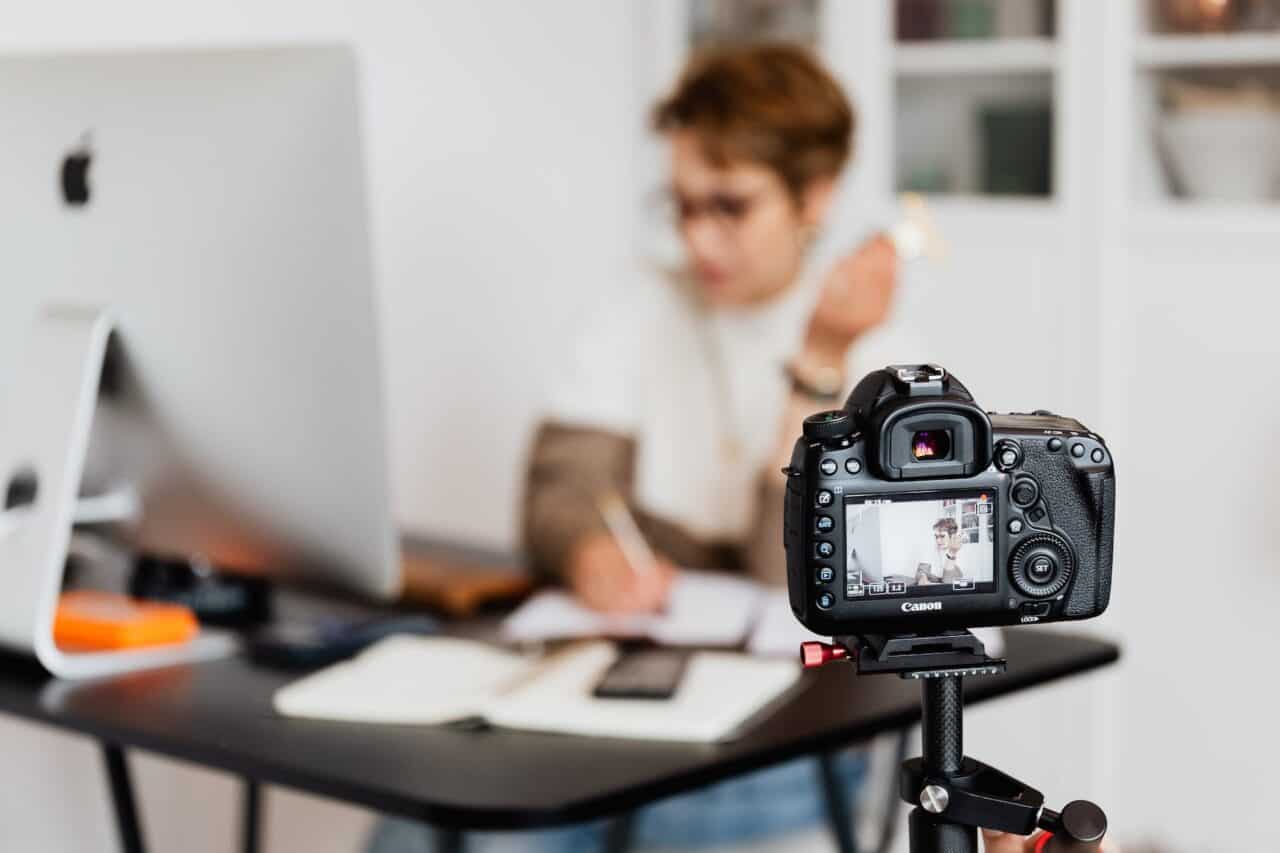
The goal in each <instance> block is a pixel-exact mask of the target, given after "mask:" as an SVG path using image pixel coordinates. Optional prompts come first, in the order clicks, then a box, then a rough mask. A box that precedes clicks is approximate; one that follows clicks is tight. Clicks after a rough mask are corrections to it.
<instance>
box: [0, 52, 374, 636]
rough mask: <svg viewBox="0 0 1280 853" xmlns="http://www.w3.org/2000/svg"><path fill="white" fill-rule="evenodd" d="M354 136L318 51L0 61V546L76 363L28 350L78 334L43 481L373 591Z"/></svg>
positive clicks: (133, 529)
mask: <svg viewBox="0 0 1280 853" xmlns="http://www.w3.org/2000/svg"><path fill="white" fill-rule="evenodd" d="M359 128H360V110H359V97H358V91H357V78H356V67H355V62H354V58H353V56H352V54H351V52H350V50H348V49H346V48H344V47H341V46H298V47H280V48H263V49H243V50H239V49H237V50H200V51H192V50H182V51H176V50H175V51H146V52H136V51H131V52H119V53H101V54H81V55H56V56H47V55H46V56H34V55H30V56H9V57H0V138H3V139H4V145H3V147H2V150H0V234H2V235H3V247H4V248H3V251H0V384H6V385H7V387H10V388H14V387H17V388H20V389H25V392H24V393H17V394H16V395H11V396H9V397H8V398H7V399H8V400H9V401H10V402H9V404H8V405H7V407H6V408H5V409H3V410H0V493H3V494H4V495H5V500H6V512H5V515H7V516H8V518H7V520H6V521H5V524H4V525H3V526H0V532H4V530H7V531H8V532H7V533H6V534H5V535H7V536H9V537H11V538H12V537H16V536H17V533H15V532H14V531H15V529H17V528H19V527H20V525H19V524H18V522H17V521H16V520H15V519H16V517H17V510H19V509H21V504H22V503H23V502H24V501H26V502H28V503H33V504H34V505H35V506H37V507H39V506H41V505H42V502H44V504H45V505H47V504H48V503H49V502H52V501H55V500H56V499H57V496H56V495H55V494H53V493H52V491H51V484H50V479H51V473H50V472H53V473H56V470H55V469H57V465H54V464H47V465H45V466H44V467H45V468H47V469H49V471H42V470H40V468H41V465H40V464H37V463H38V459H37V457H40V450H39V445H40V443H41V442H42V441H45V439H46V437H47V436H54V435H56V434H57V433H58V431H59V430H60V429H62V425H61V424H59V423H57V421H58V420H59V418H57V417H53V416H50V412H56V411H60V410H59V409H57V407H56V406H54V405H52V404H51V403H49V400H51V399H52V398H53V397H54V396H56V394H55V392H56V391H57V388H56V387H55V386H58V385H59V384H60V383H61V384H62V385H65V384H67V383H66V374H67V372H68V365H71V362H73V361H74V359H75V358H77V357H79V356H78V355H77V354H76V353H75V352H72V351H70V350H74V349H75V347H74V346H72V345H65V346H64V345H62V344H58V343H56V340H57V339H56V337H55V338H49V337H47V336H46V338H45V344H44V345H43V348H42V347H35V348H33V347H31V346H30V345H29V344H28V343H25V342H27V341H29V340H30V339H31V337H30V335H29V334H28V333H29V332H30V331H31V330H32V329H33V328H35V329H40V328H51V327H50V326H49V325H48V324H50V323H53V324H54V326H56V324H57V323H58V322H60V320H59V318H62V319H65V318H67V317H72V318H74V317H75V316H77V313H76V312H81V315H80V316H100V317H108V318H109V324H110V329H111V334H110V337H109V338H108V339H107V340H108V341H109V344H104V349H105V355H104V359H105V369H103V370H101V371H100V372H101V377H100V379H99V377H97V376H94V377H91V378H90V379H89V380H85V381H93V382H95V383H96V382H99V381H100V383H101V391H100V393H99V394H98V399H97V401H96V404H95V406H94V411H93V414H92V418H91V421H92V422H91V425H86V428H85V429H86V431H87V434H86V436H85V438H84V441H83V444H84V445H85V447H84V452H83V453H82V454H81V455H80V457H79V461H78V462H76V464H75V465H74V466H71V468H69V469H68V470H74V471H75V473H76V474H77V479H78V480H79V481H80V482H79V484H78V485H77V486H76V488H77V490H78V493H79V497H80V498H81V499H82V500H83V499H84V498H90V499H92V498H94V497H95V496H96V497H98V498H102V497H103V496H104V495H115V496H117V497H119V496H121V495H124V496H126V497H130V496H131V499H132V501H133V504H134V505H135V507H136V510H137V511H136V512H132V513H126V515H128V516H130V517H128V518H127V519H125V520H123V521H121V522H120V523H117V524H115V525H114V526H112V527H111V528H109V529H110V532H111V533H112V535H114V536H116V537H118V538H119V539H120V540H121V541H122V542H123V543H125V544H127V545H128V546H129V547H130V548H131V549H135V550H136V551H137V552H139V553H143V554H150V555H156V556H161V557H175V558H188V557H193V556H199V557H201V558H203V559H204V560H206V561H207V562H208V563H209V564H211V565H213V566H216V567H218V568H220V569H225V570H228V571H232V572H243V573H257V574H266V575H270V576H272V577H275V578H285V579H290V580H299V581H302V582H310V583H318V584H320V585H324V586H329V587H337V588H341V589H344V590H346V591H351V592H356V593H359V594H362V595H365V596H369V597H374V598H385V597H390V596H393V595H394V594H395V593H396V592H397V590H398V588H399V581H400V560H399V554H398V546H397V540H396V535H395V530H394V526H393V522H392V515H391V507H390V496H389V491H390V490H389V476H388V458H387V456H388V449H387V442H386V437H385V430H386V417H385V412H384V399H383V397H384V394H383V374H382V370H381V356H380V350H379V342H378V334H377V326H378V323H377V313H378V309H377V304H376V300H375V294H374V290H373V287H372V275H371V260H370V248H369V236H368V231H367V224H366V198H365V183H364V158H363V156H362V151H361V143H360V132H359ZM84 312H100V313H99V314H97V315H93V314H85V313H84ZM51 318H52V319H51ZM41 324H45V325H44V326H42V325H41ZM50 340H54V341H55V342H54V343H53V344H50V343H49V341H50ZM59 347H61V349H60V348H59ZM64 357H65V358H64ZM64 361H65V362H66V363H65V364H64V363H63V362H64ZM70 370H71V372H72V373H74V365H71V367H70ZM71 384H74V383H71ZM46 386H47V387H46ZM15 400H16V401H17V402H14V401H15ZM0 405H4V404H0ZM86 424H87V421H86ZM49 440H50V441H53V440H54V439H53V438H50V439H49ZM72 443H74V442H72ZM48 450H49V449H48V448H45V451H48ZM44 458H46V461H47V460H48V459H54V458H55V456H54V455H52V452H49V453H46V457H44ZM81 469H82V475H81ZM42 478H43V481H42ZM72 497H75V495H73V496H72ZM129 504H130V500H128V499H126V500H124V501H117V502H116V505H117V508H119V506H121V505H123V506H125V507H126V508H127V507H128V506H129ZM55 539H56V537H55ZM50 541H53V540H50ZM64 550H65V548H64ZM11 553H12V552H11ZM64 558H65V554H62V555H60V556H59V557H58V559H64ZM4 570H5V572H6V574H9V575H11V576H12V575H13V574H14V573H15V572H24V571H28V567H26V566H5V567H4ZM45 598H48V596H45ZM42 600H43V599H42ZM46 603H47V602H46ZM15 606H16V605H15ZM43 606H44V605H43V604H42V605H41V607H43ZM0 615H3V614H0ZM37 627H38V628H39V629H40V630H43V629H42V628H40V626H37ZM0 634H4V630H3V626H0ZM0 642H5V643H6V644H9V645H12V644H13V642H14V641H13V637H12V636H11V635H6V636H0Z"/></svg>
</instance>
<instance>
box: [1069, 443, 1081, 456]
mask: <svg viewBox="0 0 1280 853" xmlns="http://www.w3.org/2000/svg"><path fill="white" fill-rule="evenodd" d="M1071 455H1072V456H1074V457H1075V458H1077V459H1079V458H1080V457H1081V456H1084V445H1083V444H1081V443H1080V442H1078V441H1077V442H1076V443H1075V444H1073V445H1071Z"/></svg>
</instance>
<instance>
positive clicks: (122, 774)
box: [102, 741, 146, 853]
mask: <svg viewBox="0 0 1280 853" xmlns="http://www.w3.org/2000/svg"><path fill="white" fill-rule="evenodd" d="M102 756H103V758H104V759H105V760H106V764H107V779H108V781H109V782H110V783H111V803H112V805H114V806H115V810H116V828H117V829H118V830H119V832H120V848H121V849H122V850H123V851H124V853H143V851H144V850H145V849H146V848H145V846H144V845H143V843H142V827H141V825H139V823H138V811H137V808H136V807H135V806H134V800H133V782H132V781H131V780H130V778H129V763H128V761H127V760H126V758H125V754H124V750H123V749H122V748H121V747H119V746H117V745H116V744H114V743H106V742H105V741H104V742H103V743H102Z"/></svg>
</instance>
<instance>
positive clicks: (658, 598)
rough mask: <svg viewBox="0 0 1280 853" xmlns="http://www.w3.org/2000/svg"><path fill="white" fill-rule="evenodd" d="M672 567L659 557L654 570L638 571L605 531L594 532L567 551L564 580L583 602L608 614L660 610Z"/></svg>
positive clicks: (672, 577) (673, 570)
mask: <svg viewBox="0 0 1280 853" xmlns="http://www.w3.org/2000/svg"><path fill="white" fill-rule="evenodd" d="M674 578H675V566H673V565H672V564H671V563H670V562H669V561H667V560H665V559H663V558H661V557H659V558H658V560H657V562H656V563H655V565H654V566H653V571H637V570H636V569H634V568H632V566H631V564H630V563H628V562H627V558H626V555H624V554H623V552H622V548H620V547H619V546H618V542H617V540H615V539H614V538H613V537H612V536H611V535H609V534H608V533H593V534H591V535H590V536H587V537H586V538H584V539H582V540H580V541H579V542H578V543H577V545H575V546H574V547H573V550H572V551H570V553H569V565H568V572H567V579H568V581H569V588H570V589H572V590H573V593H574V595H576V596H577V597H578V598H579V599H580V600H581V601H582V603H583V604H585V605H587V606H588V607H590V608H591V609H593V610H602V611H606V612H610V613H637V612H652V611H654V610H660V609H661V608H662V607H663V606H664V605H665V604H666V603H667V595H668V593H669V592H670V591H671V582H672V580H673V579H674Z"/></svg>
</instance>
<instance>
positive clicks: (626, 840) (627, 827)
mask: <svg viewBox="0 0 1280 853" xmlns="http://www.w3.org/2000/svg"><path fill="white" fill-rule="evenodd" d="M635 822H636V814H635V812H627V813H626V814H623V815H619V816H618V817H616V818H614V819H613V820H612V821H610V823H609V826H608V828H607V829H606V830H605V835H604V849H605V853H626V851H628V850H630V849H631V831H632V829H634V828H635Z"/></svg>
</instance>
